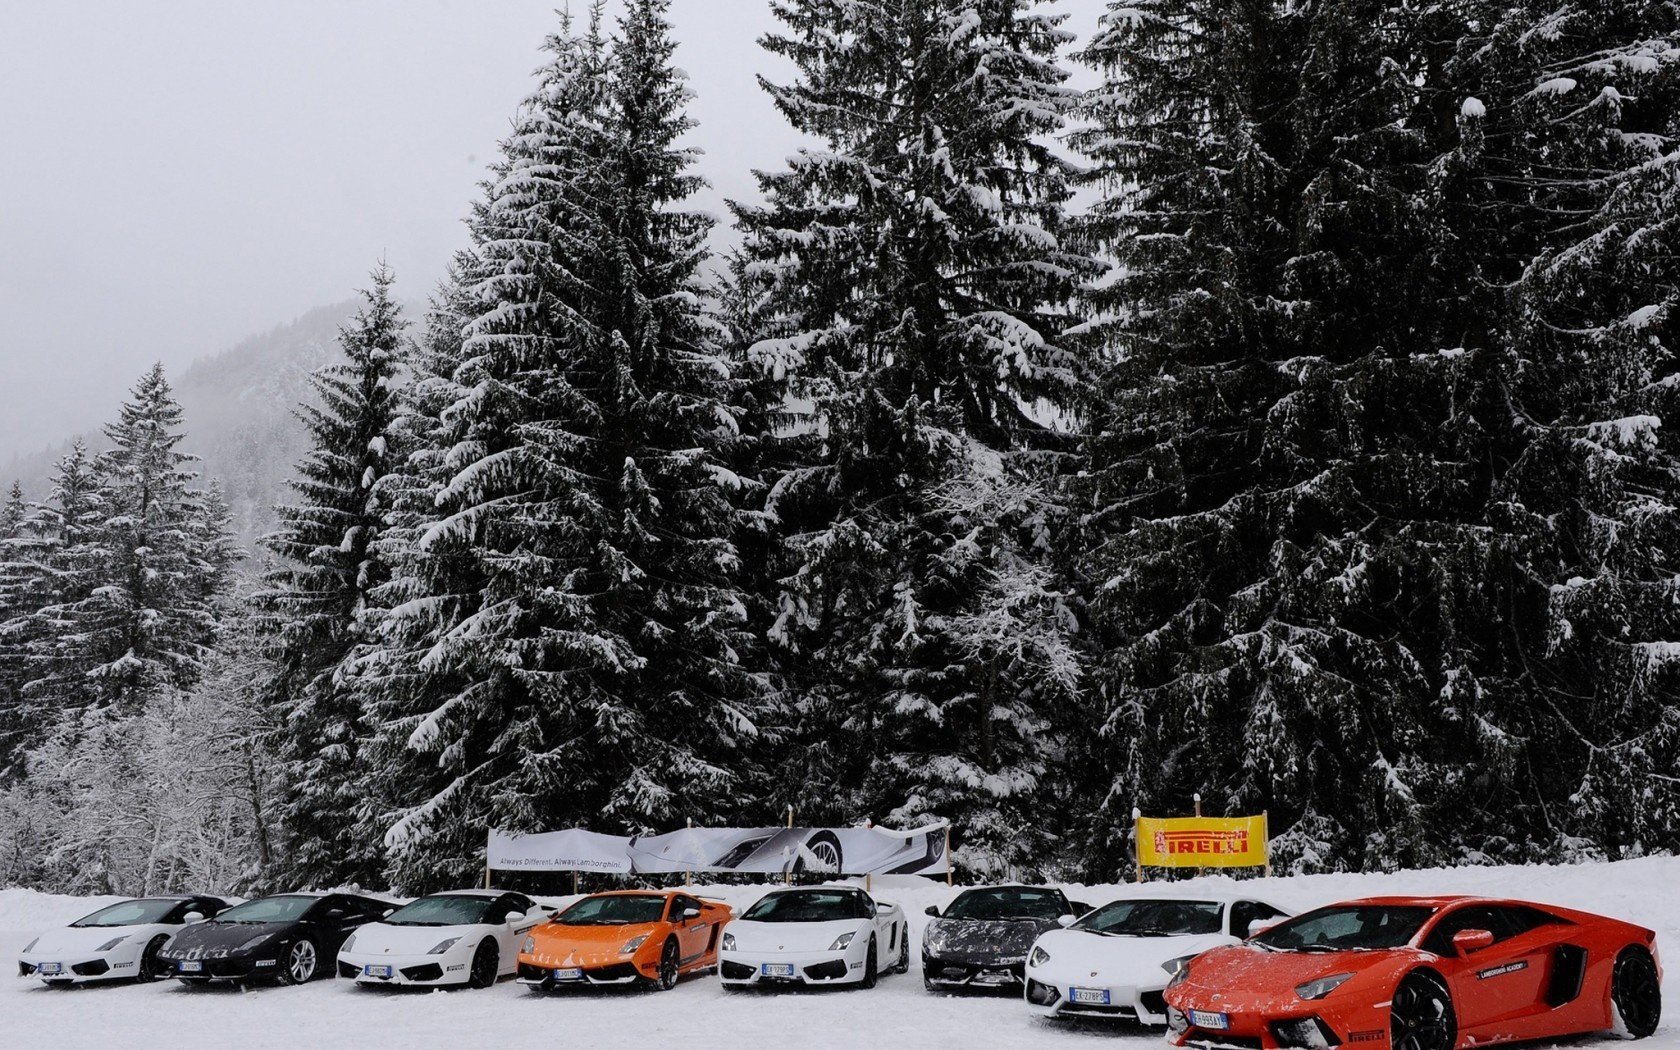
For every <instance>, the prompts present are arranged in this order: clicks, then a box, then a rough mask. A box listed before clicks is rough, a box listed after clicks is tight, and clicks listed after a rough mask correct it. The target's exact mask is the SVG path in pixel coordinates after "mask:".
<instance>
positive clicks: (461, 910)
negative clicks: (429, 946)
mask: <svg viewBox="0 0 1680 1050" xmlns="http://www.w3.org/2000/svg"><path fill="white" fill-rule="evenodd" d="M493 903H495V902H494V900H493V899H492V898H489V897H469V896H458V895H453V894H452V895H449V896H438V897H421V898H420V899H419V900H417V901H414V902H413V903H410V904H405V905H404V906H402V907H401V908H398V909H397V910H396V911H394V912H392V913H391V914H390V916H389V917H387V918H386V919H385V920H384V922H385V924H386V925H387V926H474V925H477V924H478V923H481V922H485V921H487V919H486V917H487V916H488V915H489V914H490V905H491V904H493Z"/></svg>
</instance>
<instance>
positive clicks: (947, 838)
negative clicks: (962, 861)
mask: <svg viewBox="0 0 1680 1050" xmlns="http://www.w3.org/2000/svg"><path fill="white" fill-rule="evenodd" d="M951 876H952V868H951V822H950V821H948V820H947V821H946V822H945V885H947V886H950V885H952V881H951Z"/></svg>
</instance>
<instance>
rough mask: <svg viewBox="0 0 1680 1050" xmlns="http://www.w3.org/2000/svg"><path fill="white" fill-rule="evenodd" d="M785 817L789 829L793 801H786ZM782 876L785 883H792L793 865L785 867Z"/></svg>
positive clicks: (791, 820)
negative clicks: (785, 869)
mask: <svg viewBox="0 0 1680 1050" xmlns="http://www.w3.org/2000/svg"><path fill="white" fill-rule="evenodd" d="M787 818H788V823H787V826H788V828H789V829H790V830H791V829H792V828H793V803H791V802H789V803H788V808H787ZM782 878H783V880H784V881H785V882H786V884H787V885H789V886H792V885H793V865H792V864H789V865H788V868H787V871H785V872H783V873H782Z"/></svg>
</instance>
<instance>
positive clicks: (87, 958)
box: [18, 952, 140, 984]
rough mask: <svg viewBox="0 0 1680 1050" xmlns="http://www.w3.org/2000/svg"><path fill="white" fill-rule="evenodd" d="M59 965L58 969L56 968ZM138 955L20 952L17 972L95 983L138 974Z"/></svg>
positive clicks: (58, 981) (59, 980)
mask: <svg viewBox="0 0 1680 1050" xmlns="http://www.w3.org/2000/svg"><path fill="white" fill-rule="evenodd" d="M54 968H56V972H53V971H54ZM43 971H46V972H43ZM139 972H140V964H139V960H138V958H137V957H135V956H132V955H129V954H126V953H125V954H123V955H116V954H113V953H106V954H104V955H87V954H81V955H51V954H43V953H40V952H32V953H30V954H28V955H19V956H18V976H19V977H34V978H38V979H39V980H42V981H45V982H46V983H48V984H93V983H94V982H96V981H117V980H122V979H124V978H132V977H136V976H138V975H139Z"/></svg>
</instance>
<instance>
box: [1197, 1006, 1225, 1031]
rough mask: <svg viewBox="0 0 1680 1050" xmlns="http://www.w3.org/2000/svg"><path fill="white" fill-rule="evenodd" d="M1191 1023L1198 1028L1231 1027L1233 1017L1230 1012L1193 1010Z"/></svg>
mask: <svg viewBox="0 0 1680 1050" xmlns="http://www.w3.org/2000/svg"><path fill="white" fill-rule="evenodd" d="M1190 1023H1191V1024H1193V1025H1195V1026H1196V1027H1197V1028H1220V1029H1224V1028H1229V1027H1231V1017H1230V1015H1229V1014H1215V1013H1209V1012H1208V1011H1206V1010H1191V1011H1190Z"/></svg>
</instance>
